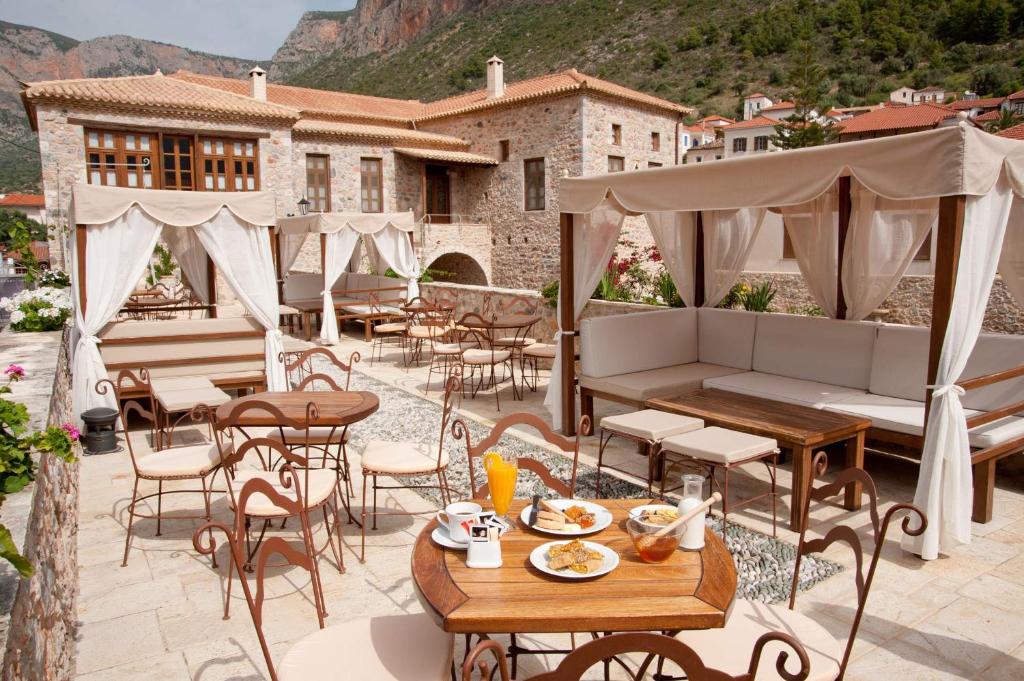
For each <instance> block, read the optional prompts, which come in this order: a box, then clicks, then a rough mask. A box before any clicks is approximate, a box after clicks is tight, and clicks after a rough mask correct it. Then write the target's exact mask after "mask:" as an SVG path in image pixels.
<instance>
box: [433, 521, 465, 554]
mask: <svg viewBox="0 0 1024 681" xmlns="http://www.w3.org/2000/svg"><path fill="white" fill-rule="evenodd" d="M430 538H431V539H433V540H434V543H435V544H440V545H441V546H443V547H445V548H448V549H455V550H456V551H465V550H466V549H468V548H469V542H466V543H465V544H460V543H459V542H457V541H455V540H454V539H452V538H451V536H450V535H449V534H448V530H446V529H444V528H443V527H441V526H440V525H438V526H437V527H435V528H434V531H433V532H431V533H430Z"/></svg>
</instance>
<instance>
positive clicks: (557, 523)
mask: <svg viewBox="0 0 1024 681" xmlns="http://www.w3.org/2000/svg"><path fill="white" fill-rule="evenodd" d="M540 507H541V510H540V511H538V512H537V522H536V523H534V527H537V528H540V529H542V530H556V531H558V532H579V531H580V529H581V528H580V524H579V523H578V522H576V521H574V520H573V519H572V518H569V517H568V516H567V515H566V514H565V513H563V512H562V511H561V510H559V508H558V507H557V506H555V505H554V504H552V503H551V502H550V501H546V500H544V499H541V501H540ZM591 524H593V523H591Z"/></svg>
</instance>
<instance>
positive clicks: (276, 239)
mask: <svg viewBox="0 0 1024 681" xmlns="http://www.w3.org/2000/svg"><path fill="white" fill-rule="evenodd" d="M267 236H268V237H269V238H270V253H271V255H272V256H273V258H274V279H275V280H276V281H277V302H278V303H280V302H282V301H283V300H284V273H283V272H282V271H281V235H280V233H278V231H277V229H275V228H274V227H271V228H270V229H269V230H268V231H267Z"/></svg>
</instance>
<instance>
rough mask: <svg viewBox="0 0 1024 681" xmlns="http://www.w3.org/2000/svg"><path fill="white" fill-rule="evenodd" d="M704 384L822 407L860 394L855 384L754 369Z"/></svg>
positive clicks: (766, 397) (715, 378)
mask: <svg viewBox="0 0 1024 681" xmlns="http://www.w3.org/2000/svg"><path fill="white" fill-rule="evenodd" d="M704 387H705V388H718V389H720V390H728V391H731V392H734V393H740V394H742V395H752V396H754V397H763V398H764V399H767V400H778V401H779V402H788V403H790V404H800V405H803V406H805V407H815V408H817V409H820V408H822V407H823V406H825V405H826V404H828V403H830V402H836V401H839V400H841V399H843V398H846V397H854V396H856V395H860V394H863V391H861V390H856V389H854V388H845V387H843V386H838V385H829V384H827V383H817V382H815V381H804V380H801V379H799V378H788V377H786V376H775V375H773V374H762V373H760V372H757V371H747V372H744V373H736V374H731V375H729V376H716V377H714V378H707V379H705V380H704Z"/></svg>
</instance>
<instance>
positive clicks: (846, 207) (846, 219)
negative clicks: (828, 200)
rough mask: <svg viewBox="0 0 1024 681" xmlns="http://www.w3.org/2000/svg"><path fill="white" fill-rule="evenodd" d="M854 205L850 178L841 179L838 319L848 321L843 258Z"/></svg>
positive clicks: (837, 289) (837, 243) (837, 284)
mask: <svg viewBox="0 0 1024 681" xmlns="http://www.w3.org/2000/svg"><path fill="white" fill-rule="evenodd" d="M852 210H853V203H852V201H851V199H850V178H849V176H847V177H840V178H839V234H838V235H837V237H838V238H837V241H836V250H837V252H836V255H837V256H838V257H839V263H838V267H837V268H836V319H846V295H845V292H844V291H843V256H844V255H845V253H846V235H847V233H848V232H849V231H850V214H851V213H852Z"/></svg>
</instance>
